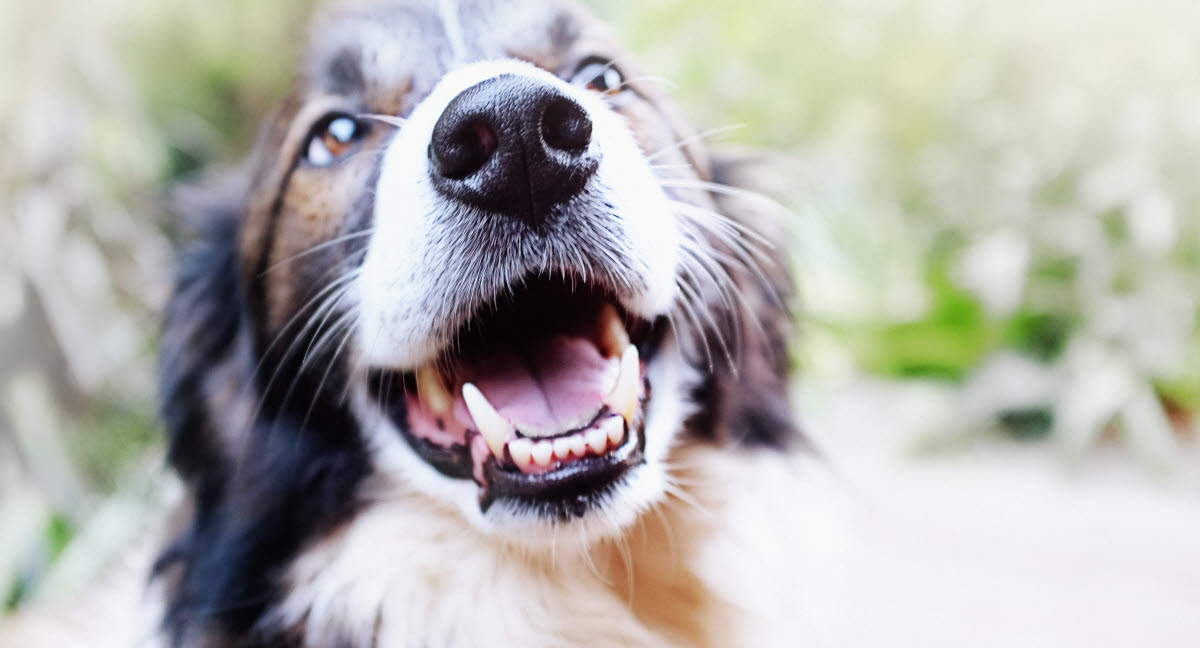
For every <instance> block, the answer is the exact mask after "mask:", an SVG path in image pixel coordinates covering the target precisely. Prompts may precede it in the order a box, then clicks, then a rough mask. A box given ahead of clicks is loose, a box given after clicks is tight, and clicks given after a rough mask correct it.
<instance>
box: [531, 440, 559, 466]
mask: <svg viewBox="0 0 1200 648" xmlns="http://www.w3.org/2000/svg"><path fill="white" fill-rule="evenodd" d="M531 454H532V455H533V461H534V463H536V464H537V465H539V466H541V467H543V468H545V467H546V466H549V465H550V462H551V461H553V460H554V444H552V443H550V442H549V441H538V442H537V443H535V444H533V450H532V453H531Z"/></svg>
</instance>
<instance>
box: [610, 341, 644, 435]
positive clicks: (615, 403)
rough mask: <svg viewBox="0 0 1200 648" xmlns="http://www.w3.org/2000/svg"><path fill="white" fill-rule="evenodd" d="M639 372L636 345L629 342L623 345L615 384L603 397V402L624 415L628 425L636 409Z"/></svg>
mask: <svg viewBox="0 0 1200 648" xmlns="http://www.w3.org/2000/svg"><path fill="white" fill-rule="evenodd" d="M641 373H642V372H641V360H640V359H639V358H638V350H637V347H635V346H633V345H632V344H631V345H629V346H627V347H625V353H623V354H621V373H620V374H618V375H617V382H616V384H614V385H613V388H612V391H610V392H609V393H608V396H605V397H604V404H605V405H608V406H609V407H611V408H612V410H613V411H614V412H616V413H618V414H620V415H621V416H623V417H625V421H626V422H628V423H629V424H630V425H633V414H634V412H636V411H637V404H638V383H639V382H640V381H641Z"/></svg>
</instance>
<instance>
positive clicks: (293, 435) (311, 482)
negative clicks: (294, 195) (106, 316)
mask: <svg viewBox="0 0 1200 648" xmlns="http://www.w3.org/2000/svg"><path fill="white" fill-rule="evenodd" d="M188 221H189V222H190V223H192V224H193V226H194V227H196V228H197V229H198V233H199V237H198V238H196V239H195V240H194V241H192V242H190V243H188V244H187V245H185V246H184V248H183V251H182V253H181V264H180V269H179V274H178V277H177V281H176V290H175V293H174V295H173V297H172V299H171V302H170V304H169V306H168V308H167V318H166V328H165V333H164V338H163V349H162V355H161V363H160V376H161V378H160V379H161V383H162V395H161V397H162V404H163V406H162V412H163V418H164V420H165V421H166V424H167V430H168V433H169V435H170V450H169V459H170V462H171V464H172V466H173V467H174V468H175V469H176V470H177V471H178V472H179V474H180V475H181V476H182V477H183V478H184V480H185V481H186V482H187V483H188V485H189V489H190V491H191V493H192V498H193V501H192V505H193V510H194V513H193V518H192V520H191V526H190V527H189V528H188V529H187V530H186V531H185V532H184V533H183V535H182V537H180V538H179V539H178V540H177V541H176V542H175V543H174V544H173V545H172V546H171V547H170V548H169V549H168V550H167V551H166V552H165V553H164V554H163V556H162V558H161V559H160V561H159V564H158V565H157V567H156V572H157V573H160V574H169V575H170V577H171V580H172V581H173V582H174V592H173V594H172V596H171V598H170V602H169V606H168V610H167V615H166V619H165V624H166V628H167V629H168V631H169V633H170V636H171V637H172V640H173V641H174V642H175V643H176V644H177V645H193V642H199V643H200V645H235V646H276V645H281V642H282V641H283V635H282V634H280V633H282V632H283V631H284V630H285V629H278V628H263V627H261V626H260V624H259V623H260V619H261V618H262V615H263V613H264V612H265V611H266V610H267V609H268V608H269V606H270V605H271V604H273V603H274V602H275V601H277V600H279V598H280V595H281V593H282V588H283V587H285V584H284V583H282V582H281V581H280V578H281V576H282V574H283V572H284V569H285V568H286V566H287V565H288V564H289V563H290V561H291V560H292V559H293V558H294V557H295V556H296V555H297V553H298V552H299V551H300V550H301V548H302V547H303V546H304V545H305V544H306V543H307V542H308V541H309V540H311V539H312V538H315V537H318V536H320V535H322V534H324V533H327V532H328V531H329V530H331V529H332V528H334V527H336V526H337V525H338V524H340V523H342V522H344V521H345V520H346V519H348V518H349V517H350V516H352V515H353V514H354V512H355V510H356V497H357V492H358V486H359V483H360V482H361V480H362V479H363V478H364V477H365V476H366V475H367V474H368V471H369V462H368V457H367V454H366V450H365V448H364V447H363V445H362V442H361V440H360V436H359V433H358V428H357V424H356V423H355V421H354V419H353V417H352V416H351V415H350V413H349V411H348V410H347V409H346V408H345V407H343V406H340V405H338V404H337V403H338V402H339V399H338V398H337V395H335V394H331V393H322V391H321V390H322V387H320V386H319V384H318V383H319V381H317V380H316V379H314V378H313V377H312V376H308V375H305V374H303V373H298V374H296V380H295V382H294V384H289V386H288V389H287V390H286V391H280V392H278V393H275V394H273V395H272V397H271V398H266V399H265V401H264V402H263V407H262V408H261V411H260V413H259V414H258V416H257V417H256V418H255V419H254V420H253V421H252V423H251V424H250V429H248V430H239V431H231V430H225V429H221V426H223V425H228V422H227V421H224V420H223V419H222V418H221V413H220V412H214V411H213V410H212V407H211V404H210V403H209V402H208V401H207V399H206V397H205V394H206V393H208V391H209V390H208V389H207V385H206V383H207V381H209V380H210V379H215V378H217V377H219V378H220V379H228V376H230V375H234V376H237V375H241V376H246V377H248V378H249V377H251V376H252V374H253V369H254V365H255V364H256V363H257V361H256V360H255V359H254V356H253V354H251V353H249V352H248V351H247V349H248V348H249V347H248V346H247V345H244V344H240V343H239V340H240V339H244V337H245V336H247V335H248V331H247V330H246V329H247V309H246V304H245V302H244V297H243V292H242V290H241V289H240V288H239V281H240V273H239V263H238V257H237V226H238V224H239V223H240V203H239V202H238V200H237V199H236V198H235V197H229V199H228V200H227V202H223V203H222V202H220V201H217V202H216V203H215V204H213V205H209V206H207V207H204V208H202V209H201V211H200V212H199V213H195V214H192V215H190V216H189V218H188ZM231 365H232V366H233V368H234V369H235V371H232V372H229V371H221V370H222V369H228V368H229V367H230V366H231ZM263 371H265V369H264V370H263ZM252 380H253V382H251V383H249V384H247V385H244V386H243V387H244V388H245V389H247V390H249V394H247V396H248V397H250V398H254V399H255V400H257V398H256V397H255V396H254V395H255V394H258V395H259V396H262V394H261V393H260V391H259V385H260V384H261V376H258V377H254V378H252ZM335 384H338V383H335ZM326 391H327V392H328V391H333V390H328V389H327V390H326ZM314 403H320V405H319V406H313V404H314ZM230 438H241V439H244V444H243V447H240V448H222V447H218V445H217V444H218V443H219V442H220V440H222V439H230ZM220 637H225V638H229V639H219V638H220ZM232 638H238V639H236V640H235V639H232Z"/></svg>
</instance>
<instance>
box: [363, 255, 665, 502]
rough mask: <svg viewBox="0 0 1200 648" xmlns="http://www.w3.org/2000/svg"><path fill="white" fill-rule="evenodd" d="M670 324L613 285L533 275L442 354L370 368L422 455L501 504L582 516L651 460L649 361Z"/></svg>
mask: <svg viewBox="0 0 1200 648" xmlns="http://www.w3.org/2000/svg"><path fill="white" fill-rule="evenodd" d="M664 329H665V325H664V323H663V322H662V321H661V319H660V320H656V321H654V322H650V321H646V320H643V319H640V318H637V317H634V316H631V315H630V314H629V313H628V312H627V311H626V310H625V309H624V308H622V306H621V305H620V303H619V301H618V300H617V299H615V297H614V296H613V295H612V294H611V293H610V292H609V291H607V290H604V289H602V288H599V287H597V286H594V285H591V284H588V283H586V282H582V281H575V280H572V278H570V277H566V278H562V279H556V278H549V277H543V276H537V277H531V278H529V279H528V280H527V281H525V282H524V283H522V284H521V285H520V286H518V287H514V288H513V290H512V291H511V292H510V293H507V294H503V295H500V296H498V297H496V299H495V300H493V302H492V303H490V304H488V305H486V306H484V307H482V308H480V309H479V310H478V311H477V312H476V313H475V314H474V315H473V316H472V317H471V318H470V319H469V321H468V322H467V323H466V324H464V325H463V326H462V327H461V328H460V330H459V331H458V333H457V334H456V335H455V336H454V338H453V340H452V342H451V343H450V344H448V345H447V346H446V348H445V349H444V350H443V351H442V353H441V354H440V355H439V357H438V358H436V359H435V360H433V361H431V362H429V363H426V364H425V365H423V366H421V367H419V368H418V369H416V370H415V371H394V370H376V371H373V372H371V375H370V380H371V392H372V395H373V396H374V397H375V398H376V399H377V400H378V401H379V403H380V405H381V406H382V407H383V408H384V410H385V411H386V412H387V414H388V416H389V417H390V418H391V419H392V421H393V423H394V424H395V425H396V426H397V428H399V429H400V430H401V432H402V434H403V435H404V437H405V439H406V440H407V441H408V443H409V444H410V445H411V446H412V448H413V449H414V450H415V451H416V453H417V454H418V455H419V456H420V457H421V458H422V459H424V460H425V461H426V462H428V463H429V464H430V465H432V466H433V467H434V468H436V469H437V470H438V471H439V472H441V473H442V474H444V475H447V476H449V477H454V478H460V479H473V480H474V481H475V482H476V483H477V484H478V485H479V487H480V501H479V503H480V508H481V509H482V510H484V511H485V512H486V511H487V509H488V508H489V507H490V506H491V505H492V504H493V503H494V502H495V501H497V500H499V499H504V498H510V499H513V500H517V501H518V503H520V504H524V505H527V506H532V507H533V508H535V509H537V510H540V511H543V512H546V513H549V514H551V515H554V516H557V517H571V516H574V517H578V516H581V515H583V514H584V513H585V512H586V511H587V510H588V509H589V507H590V505H591V504H592V502H593V501H595V500H596V498H598V497H601V496H603V495H604V493H606V492H607V491H609V490H610V489H611V488H612V487H613V486H614V485H615V484H616V483H618V481H619V480H620V479H621V478H622V477H623V476H624V475H625V474H626V473H627V472H629V471H630V470H631V469H632V468H634V467H636V466H637V465H639V464H641V463H643V461H644V455H643V451H644V449H645V418H646V416H645V413H646V406H647V403H648V401H649V399H650V382H649V380H648V379H647V376H646V367H647V363H649V362H650V361H651V360H652V358H653V355H654V353H655V351H656V350H657V347H658V346H659V343H660V341H661V338H662V333H663V331H664Z"/></svg>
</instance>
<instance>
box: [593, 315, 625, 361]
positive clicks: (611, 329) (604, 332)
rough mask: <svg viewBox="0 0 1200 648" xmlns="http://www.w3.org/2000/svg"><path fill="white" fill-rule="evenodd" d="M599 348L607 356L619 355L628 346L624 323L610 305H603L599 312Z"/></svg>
mask: <svg viewBox="0 0 1200 648" xmlns="http://www.w3.org/2000/svg"><path fill="white" fill-rule="evenodd" d="M600 346H601V348H602V349H603V350H604V352H605V353H607V354H609V355H616V354H618V353H621V352H622V351H624V350H625V347H627V346H629V333H628V332H627V331H626V330H625V323H624V322H622V321H621V316H620V315H619V314H618V313H617V307H616V306H613V305H612V304H605V305H604V308H602V309H601V310H600Z"/></svg>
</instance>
